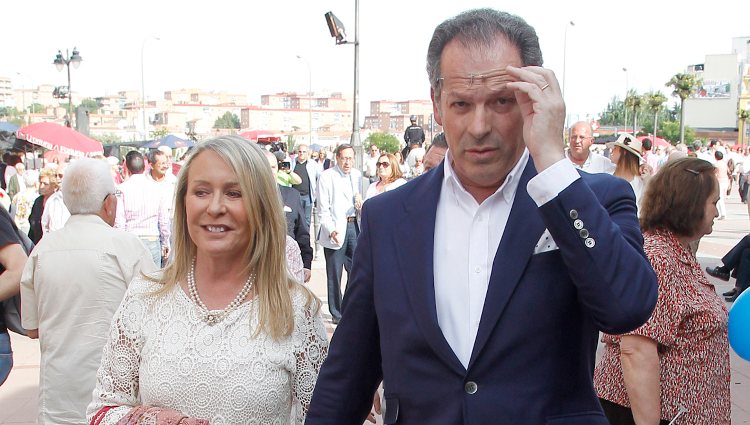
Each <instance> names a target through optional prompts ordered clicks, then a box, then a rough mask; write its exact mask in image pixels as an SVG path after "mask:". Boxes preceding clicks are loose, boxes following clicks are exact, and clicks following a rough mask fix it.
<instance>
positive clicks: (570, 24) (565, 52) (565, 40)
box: [562, 21, 576, 102]
mask: <svg viewBox="0 0 750 425" xmlns="http://www.w3.org/2000/svg"><path fill="white" fill-rule="evenodd" d="M574 26H576V24H575V22H573V21H570V22H568V23H567V24H566V25H565V36H564V37H563V75H562V96H563V102H564V101H565V68H566V63H565V62H566V61H567V59H568V28H570V27H574Z"/></svg>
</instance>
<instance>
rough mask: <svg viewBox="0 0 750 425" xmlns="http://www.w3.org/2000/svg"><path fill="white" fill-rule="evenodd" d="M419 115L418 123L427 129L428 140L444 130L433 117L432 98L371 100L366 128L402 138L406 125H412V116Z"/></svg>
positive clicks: (366, 118)
mask: <svg viewBox="0 0 750 425" xmlns="http://www.w3.org/2000/svg"><path fill="white" fill-rule="evenodd" d="M412 115H415V116H416V117H417V125H419V126H420V127H422V128H423V129H424V131H425V136H426V137H427V139H428V140H431V139H432V136H433V135H434V134H438V133H439V132H441V131H443V130H442V127H440V126H439V125H438V124H437V123H436V122H435V121H434V118H433V110H432V101H430V100H401V101H392V100H376V101H373V102H370V114H369V115H367V116H365V124H364V128H365V129H368V130H372V131H376V132H381V133H389V134H392V135H394V136H396V137H398V138H399V140H400V139H401V138H402V136H403V134H404V131H405V130H406V127H408V126H410V125H411V122H410V117H411V116H412Z"/></svg>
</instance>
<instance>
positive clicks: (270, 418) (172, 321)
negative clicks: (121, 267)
mask: <svg viewBox="0 0 750 425" xmlns="http://www.w3.org/2000/svg"><path fill="white" fill-rule="evenodd" d="M159 287H160V285H159V284H158V283H153V282H149V281H146V280H144V279H141V278H136V279H135V280H134V281H133V282H132V283H131V284H130V286H129V288H128V291H127V293H126V294H125V298H124V300H123V302H122V304H121V305H120V307H119V309H118V310H117V313H116V314H115V316H114V318H113V320H112V326H111V328H110V332H109V340H108V342H107V344H106V345H105V347H104V352H103V355H102V363H101V366H100V368H99V371H98V372H97V382H96V388H95V389H94V394H93V397H94V399H93V401H92V403H91V404H90V405H89V407H88V411H87V417H88V420H89V421H90V420H91V418H92V417H93V415H94V414H95V413H96V412H97V411H98V410H99V409H101V408H102V407H104V406H118V407H115V408H113V409H111V410H109V411H108V412H107V414H106V416H105V417H104V420H103V421H102V422H101V423H102V424H116V423H117V421H118V420H120V419H121V418H122V417H123V416H125V415H126V414H127V413H128V411H129V410H130V409H132V408H133V407H135V406H137V405H151V406H161V407H169V408H172V409H175V410H177V411H180V412H182V413H183V414H184V415H187V416H189V417H193V418H200V419H208V420H209V421H210V423H211V424H212V425H220V424H284V425H288V424H290V423H291V424H302V423H303V422H304V417H305V414H306V412H307V409H308V406H309V403H310V400H311V398H312V392H313V389H314V388H315V381H316V380H317V376H318V372H319V371H320V367H321V365H322V363H323V360H325V357H326V355H327V353H328V340H327V336H326V330H325V327H324V325H323V320H322V317H321V314H320V312H319V311H317V312H316V311H314V310H313V307H312V306H307V307H306V305H305V302H306V295H305V293H304V292H303V291H302V290H295V291H294V292H293V293H292V305H293V308H294V330H293V331H292V334H291V335H290V336H289V337H286V338H284V339H282V340H280V341H275V340H273V339H272V338H271V337H270V336H268V335H266V334H265V333H263V332H260V333H259V334H258V335H255V329H257V327H258V308H259V307H258V303H257V298H254V299H252V300H250V301H249V302H246V303H244V304H242V305H241V306H240V307H238V308H237V309H235V310H234V311H232V312H230V313H229V314H228V315H227V316H225V317H224V319H223V320H222V321H221V322H219V323H217V324H216V325H213V326H210V325H208V324H207V323H206V322H205V321H203V320H202V319H201V315H200V314H199V310H198V308H197V306H196V305H195V304H194V303H193V302H192V301H191V300H190V298H189V297H188V295H187V294H186V293H185V292H184V291H183V289H182V288H181V287H180V286H179V285H175V287H174V288H173V289H172V290H170V291H169V292H167V293H165V294H162V295H154V294H153V292H154V291H155V290H157V289H158V288H159Z"/></svg>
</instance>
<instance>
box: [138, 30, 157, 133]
mask: <svg viewBox="0 0 750 425" xmlns="http://www.w3.org/2000/svg"><path fill="white" fill-rule="evenodd" d="M149 40H156V41H159V37H157V36H155V35H152V36H149V37H146V38H144V39H143V43H141V113H142V114H143V140H146V139H147V138H148V131H147V129H146V83H145V78H144V73H143V50H144V49H145V48H146V42H147V41H149Z"/></svg>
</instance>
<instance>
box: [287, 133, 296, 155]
mask: <svg viewBox="0 0 750 425" xmlns="http://www.w3.org/2000/svg"><path fill="white" fill-rule="evenodd" d="M296 146H297V142H296V141H295V140H294V136H292V135H291V134H287V136H286V151H287V152H290V153H291V152H294V149H295V147H296Z"/></svg>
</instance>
